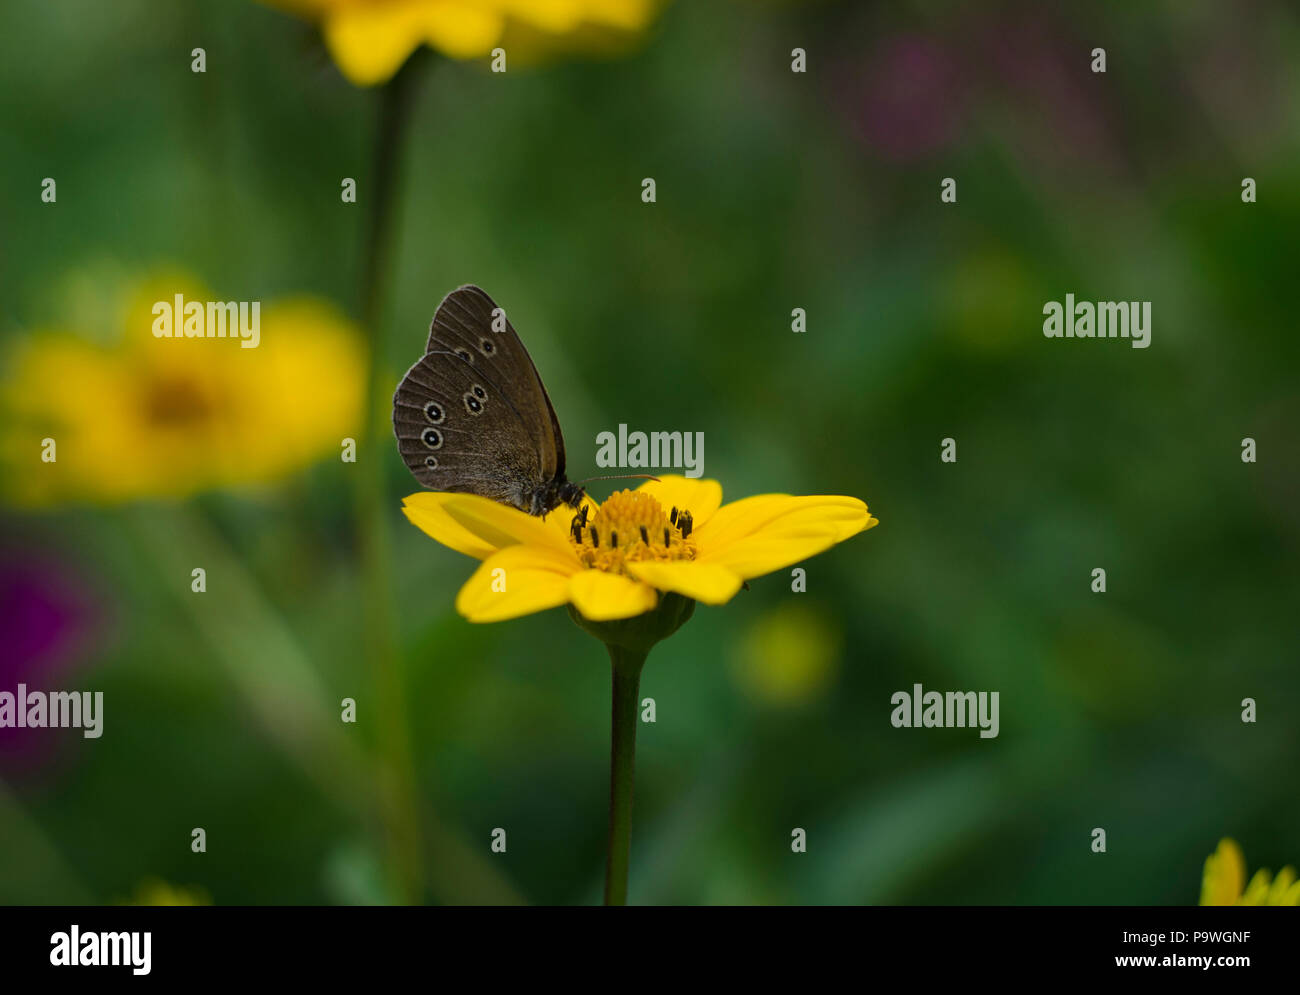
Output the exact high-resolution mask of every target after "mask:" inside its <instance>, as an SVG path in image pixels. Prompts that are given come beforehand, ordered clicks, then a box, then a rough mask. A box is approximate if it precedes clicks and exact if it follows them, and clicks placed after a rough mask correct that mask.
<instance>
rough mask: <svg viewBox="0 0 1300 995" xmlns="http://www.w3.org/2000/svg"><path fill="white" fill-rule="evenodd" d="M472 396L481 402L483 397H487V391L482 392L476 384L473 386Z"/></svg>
mask: <svg viewBox="0 0 1300 995" xmlns="http://www.w3.org/2000/svg"><path fill="white" fill-rule="evenodd" d="M474 396H475V397H477V398H478V399H479V400H480V401H481V400H483V399H484V398H485V397H487V391H485V390H484V389H483V388H482V387H480V386H479V385H478V384H475V385H474Z"/></svg>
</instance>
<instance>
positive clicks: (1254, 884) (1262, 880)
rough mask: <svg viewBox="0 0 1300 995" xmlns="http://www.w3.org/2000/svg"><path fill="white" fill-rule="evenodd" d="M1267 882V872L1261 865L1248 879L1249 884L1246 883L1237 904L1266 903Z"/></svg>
mask: <svg viewBox="0 0 1300 995" xmlns="http://www.w3.org/2000/svg"><path fill="white" fill-rule="evenodd" d="M1268 884H1269V873H1268V871H1266V870H1264V869H1263V868H1262V867H1261V868H1260V869H1259V870H1257V871H1256V872H1255V876H1254V877H1253V878H1251V879H1250V884H1248V885H1246V890H1245V892H1244V893H1243V894H1242V896H1241V901H1240V902H1238V903H1237V904H1238V905H1267V904H1268Z"/></svg>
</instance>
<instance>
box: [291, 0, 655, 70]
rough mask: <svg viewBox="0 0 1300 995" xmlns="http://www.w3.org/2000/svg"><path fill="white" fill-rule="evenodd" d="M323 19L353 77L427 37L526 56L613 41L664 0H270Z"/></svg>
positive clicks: (386, 65)
mask: <svg viewBox="0 0 1300 995" xmlns="http://www.w3.org/2000/svg"><path fill="white" fill-rule="evenodd" d="M267 2H269V3H271V4H273V5H274V6H278V7H283V8H285V9H287V10H290V11H292V12H294V13H296V14H299V15H301V16H302V17H305V18H308V19H309V20H312V21H316V22H319V23H320V25H321V30H322V33H323V34H324V37H325V44H326V45H327V47H328V48H329V50H330V54H331V55H332V56H333V57H334V61H335V62H336V63H338V66H339V69H341V70H342V71H343V75H345V76H346V77H347V78H348V79H349V80H351V81H352V82H353V83H355V84H356V85H357V86H373V85H375V84H376V83H383V82H385V81H386V80H388V79H389V78H390V77H391V76H392V75H393V74H394V73H395V72H397V70H398V69H400V68H401V66H402V64H403V63H404V62H405V61H406V60H407V59H408V58H410V56H411V53H412V52H414V51H415V50H416V49H417V48H419V47H420V46H421V45H429V46H431V47H432V48H435V49H437V50H438V51H440V52H442V53H443V54H444V55H448V56H450V57H452V58H453V59H475V58H479V57H481V56H484V55H487V54H488V53H490V52H491V51H492V50H493V49H494V48H497V47H498V46H501V47H503V48H505V49H506V50H507V57H508V58H509V57H514V56H516V55H522V56H523V57H524V58H525V59H528V58H533V57H536V56H537V55H539V54H544V53H548V52H553V51H572V50H578V51H586V50H593V49H594V50H600V49H606V48H609V47H610V46H611V45H617V44H619V43H620V42H625V41H627V40H629V39H630V38H632V37H635V36H636V35H637V34H639V33H640V32H642V31H644V30H645V29H646V28H647V27H648V26H649V25H650V22H651V21H652V20H654V17H655V15H656V13H657V12H658V8H659V7H660V5H661V3H662V0H267Z"/></svg>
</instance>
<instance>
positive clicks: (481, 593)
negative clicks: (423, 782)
mask: <svg viewBox="0 0 1300 995" xmlns="http://www.w3.org/2000/svg"><path fill="white" fill-rule="evenodd" d="M402 510H403V512H404V513H405V514H406V517H407V518H409V519H410V520H411V522H412V523H413V524H415V525H416V526H417V527H418V528H420V529H421V530H423V531H424V532H426V533H428V534H429V535H430V536H432V537H433V538H434V539H437V540H438V541H439V542H440V543H442V544H443V545H445V546H449V547H450V548H452V549H454V550H456V551H457V552H461V553H465V554H466V555H468V556H473V557H475V558H476V559H479V560H482V561H483V563H482V565H481V566H480V567H479V568H478V570H477V571H475V573H474V575H473V576H472V577H470V579H469V581H468V582H466V584H465V586H464V587H463V588H461V591H460V594H459V595H458V596H457V598H456V609H457V611H459V612H460V613H461V614H462V615H464V616H465V617H466V618H468V619H469V620H470V621H471V622H498V621H501V620H503V619H509V618H516V617H518V616H520V615H527V614H530V613H532V612H538V611H543V610H545V609H547V608H554V607H557V606H559V605H564V604H572V605H573V606H574V607H575V608H577V610H578V611H579V612H580V613H581V614H582V616H583V617H584V618H586V619H589V620H590V621H593V622H606V621H614V620H616V619H625V618H632V617H634V616H637V615H641V614H643V613H645V612H648V611H651V610H652V609H654V608H655V606H656V605H657V604H658V603H659V593H658V592H675V593H677V594H680V595H682V596H683V597H686V598H691V599H694V600H696V601H702V602H704V603H705V604H709V605H720V604H724V603H725V602H727V601H730V600H731V598H732V597H733V596H734V595H735V593H736V592H737V591H738V590H740V587H741V585H742V584H743V583H744V582H745V581H746V580H747V579H748V578H750V577H757V576H759V575H761V574H766V573H770V572H772V571H773V570H780V569H781V568H782V567H787V566H790V565H791V564H794V563H799V562H800V561H802V560H805V559H807V558H808V557H810V556H813V555H815V554H817V553H820V552H822V551H824V550H826V549H829V548H830V547H831V546H833V545H835V544H836V543H838V542H842V541H843V540H845V539H847V538H849V537H850V536H852V535H856V534H857V533H859V532H862V531H864V530H866V529H869V528H871V527H872V526H873V525H875V524H877V521H876V519H875V518H872V517H871V514H870V513H869V512H868V511H867V506H866V505H865V504H863V503H862V502H861V501H859V500H858V499H857V498H852V497H837V496H824V497H791V496H790V495H788V494H763V495H759V496H756V497H750V498H745V499H743V500H741V501H735V502H733V503H731V504H729V505H726V506H725V507H724V506H722V487H721V485H719V484H718V482H717V481H716V480H692V479H689V478H686V477H675V476H669V477H664V478H663V479H662V480H658V481H650V482H648V483H647V484H645V485H644V486H643V487H641V488H639V489H638V490H635V491H628V490H625V491H619V492H618V493H616V494H613V495H611V496H610V497H609V498H608V499H607V500H606V501H605V502H604V504H600V505H597V504H596V502H595V501H592V500H591V499H590V498H588V499H587V500H586V502H585V503H584V510H585V512H586V521H585V524H583V523H582V521H581V517H582V516H581V514H580V515H575V516H570V515H568V514H566V513H552V514H551V515H550V516H548V517H547V518H546V519H541V518H535V517H533V516H531V515H526V514H524V513H523V512H522V511H517V510H516V509H514V508H511V507H508V506H506V505H503V504H498V503H497V502H495V501H491V500H489V499H487V498H482V497H478V496H476V495H472V494H449V493H444V492H440V491H426V492H422V493H419V494H412V495H411V496H410V497H408V498H406V500H405V501H404V502H403V508H402ZM580 526H581V527H580Z"/></svg>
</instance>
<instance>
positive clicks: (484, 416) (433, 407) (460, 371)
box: [393, 285, 585, 515]
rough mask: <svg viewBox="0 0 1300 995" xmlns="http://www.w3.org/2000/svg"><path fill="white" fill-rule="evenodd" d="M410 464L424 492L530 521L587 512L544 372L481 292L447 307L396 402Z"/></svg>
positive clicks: (396, 425) (455, 298) (467, 292)
mask: <svg viewBox="0 0 1300 995" xmlns="http://www.w3.org/2000/svg"><path fill="white" fill-rule="evenodd" d="M393 431H394V433H395V434H396V436H397V447H398V451H399V452H400V453H401V454H402V459H403V461H404V462H405V463H406V465H407V467H408V468H409V469H410V471H411V473H413V474H414V475H415V478H416V480H418V481H419V482H420V483H421V484H423V485H424V486H425V487H429V488H431V489H433V490H438V491H452V492H459V493H468V494H478V495H481V496H482V497H487V498H491V499H492V500H494V501H500V502H501V503H503V504H508V505H511V506H512V507H515V508H518V509H519V510H520V511H525V512H527V513H528V514H530V515H545V514H546V513H547V512H549V511H551V510H553V509H555V508H556V507H558V506H559V505H561V504H568V505H570V506H572V507H574V508H578V507H580V506H581V504H582V499H583V497H584V493H585V492H584V491H583V488H582V487H580V486H579V485H578V484H575V483H573V482H571V481H570V480H569V479H568V478H567V477H566V476H565V472H564V436H563V435H562V434H561V432H560V423H559V420H558V419H557V418H556V416H555V409H554V408H553V407H552V406H551V399H550V397H549V396H547V393H546V388H545V387H544V386H543V385H542V380H541V377H540V376H538V373H537V368H536V367H535V366H534V365H533V361H532V358H531V357H530V356H529V355H528V350H527V349H525V348H524V344H523V342H521V341H520V339H519V335H518V334H517V333H516V332H515V330H514V327H513V326H512V325H511V324H510V323H509V321H508V320H506V317H505V313H504V312H503V311H502V310H501V309H500V308H498V307H497V306H496V304H495V303H493V301H492V298H490V297H489V296H488V295H487V294H486V293H484V292H483V291H482V290H480V289H479V288H478V287H475V286H471V285H466V286H463V287H460V288H459V289H457V290H453V291H452V292H451V293H450V294H448V295H447V296H446V297H444V298H443V300H442V303H441V304H439V305H438V310H437V312H436V313H435V314H434V318H433V323H432V324H431V326H430V328H429V340H428V342H427V344H426V346H425V353H424V355H423V356H422V357H421V358H420V359H419V360H418V361H417V362H416V363H415V365H413V366H412V367H411V368H410V369H409V370H408V371H407V373H406V375H405V376H404V377H403V378H402V380H401V383H399V384H398V386H397V391H396V393H395V394H394V395H393Z"/></svg>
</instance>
